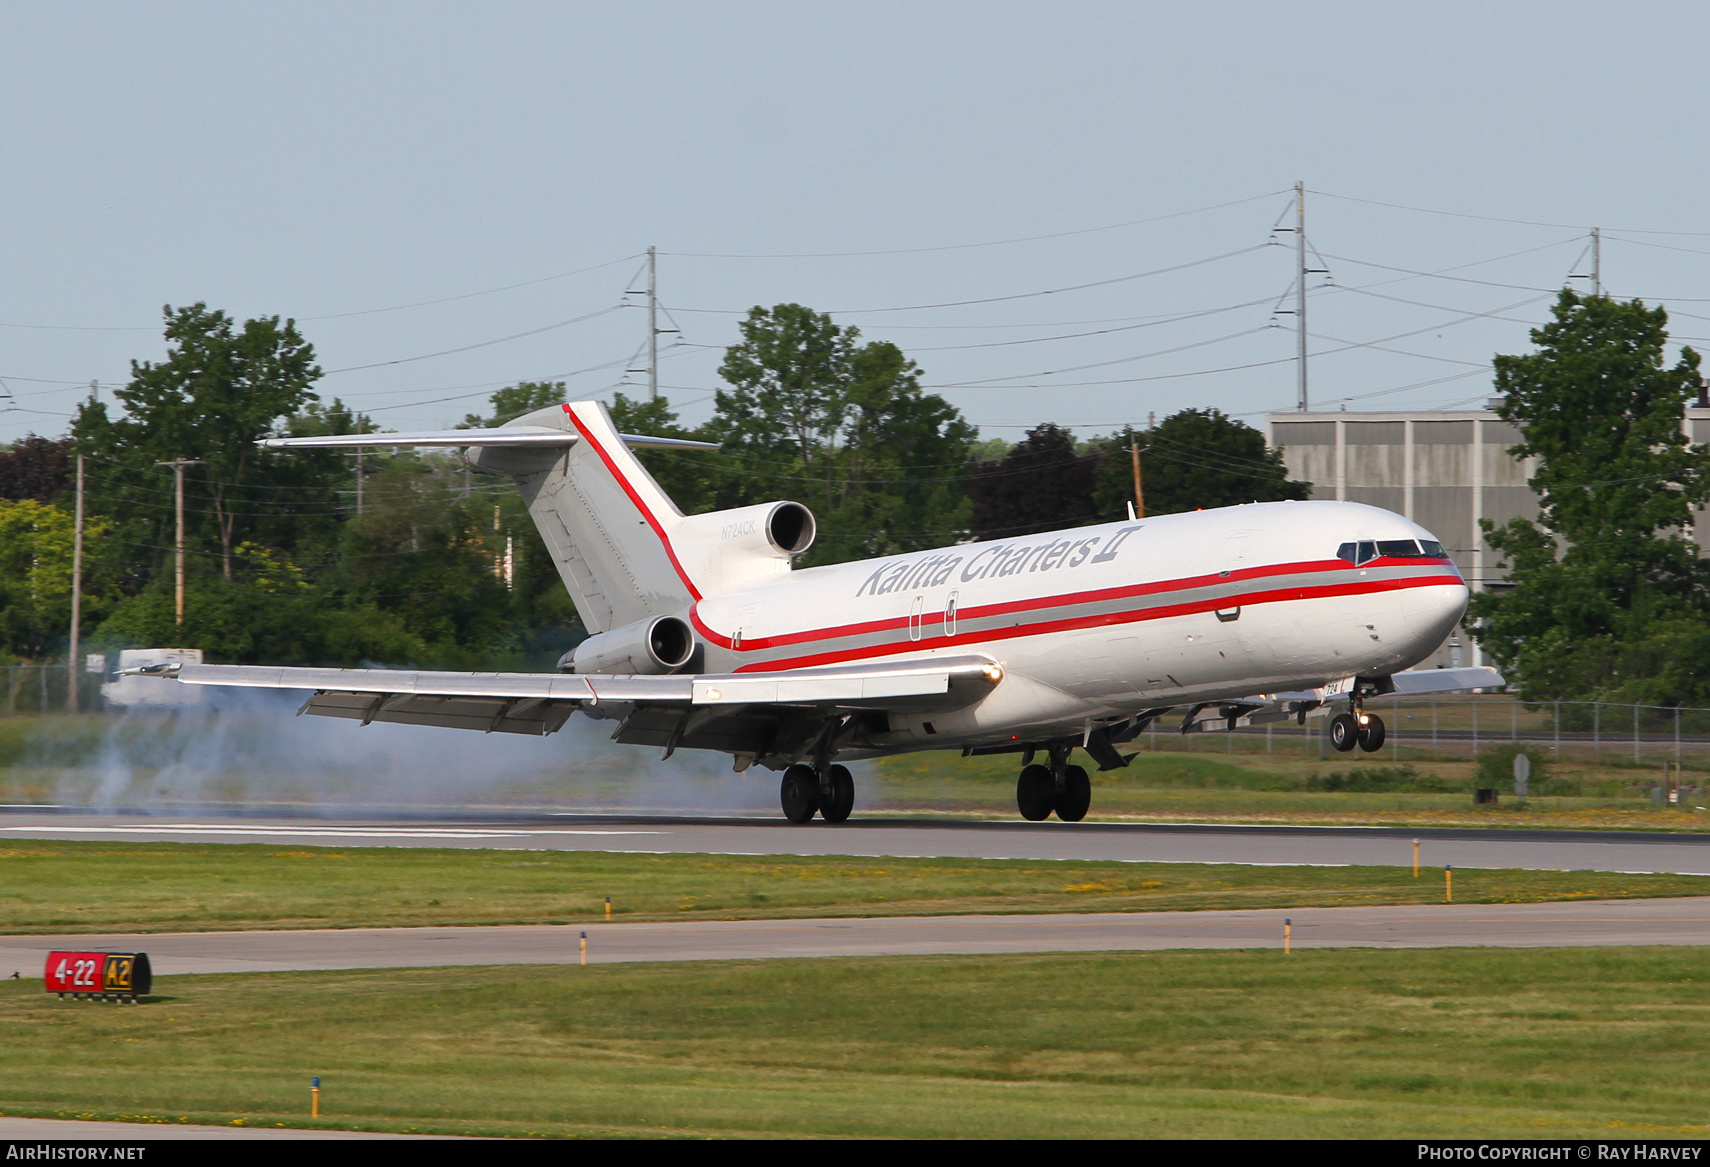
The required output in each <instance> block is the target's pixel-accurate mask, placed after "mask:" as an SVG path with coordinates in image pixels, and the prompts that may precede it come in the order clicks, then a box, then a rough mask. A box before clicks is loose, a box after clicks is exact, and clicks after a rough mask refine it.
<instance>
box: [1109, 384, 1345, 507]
mask: <svg viewBox="0 0 1710 1167" xmlns="http://www.w3.org/2000/svg"><path fill="white" fill-rule="evenodd" d="M1131 443H1134V444H1138V445H1139V447H1140V462H1141V481H1142V485H1143V487H1144V490H1145V496H1146V513H1147V514H1149V515H1171V514H1177V513H1179V512H1181V511H1192V510H1200V509H1205V510H1210V509H1211V508H1213V507H1226V506H1238V505H1240V504H1241V503H1247V502H1282V501H1284V500H1288V499H1305V498H1310V497H1311V495H1312V484H1311V483H1310V482H1300V481H1296V480H1293V479H1290V478H1289V476H1288V468H1287V467H1286V466H1284V465H1283V460H1282V452H1281V451H1279V450H1275V449H1271V448H1268V447H1266V445H1265V435H1264V434H1262V433H1260V432H1259V431H1258V430H1256V429H1254V428H1253V427H1252V426H1250V425H1247V424H1246V423H1245V422H1242V421H1239V420H1237V419H1235V418H1232V417H1227V416H1225V415H1224V414H1223V413H1222V412H1221V411H1219V410H1216V409H1184V410H1181V411H1180V412H1178V413H1172V414H1171V415H1170V416H1169V417H1166V418H1165V419H1164V420H1163V421H1162V422H1160V423H1158V425H1157V426H1155V427H1154V428H1152V429H1150V430H1136V429H1135V428H1134V427H1132V426H1129V427H1126V428H1125V429H1123V430H1121V431H1120V432H1118V433H1116V434H1113V435H1111V436H1110V437H1109V438H1107V439H1105V440H1104V441H1102V442H1098V443H1095V444H1096V446H1097V448H1098V451H1099V454H1100V458H1099V463H1098V480H1097V483H1096V485H1095V486H1094V488H1093V499H1094V502H1095V504H1096V506H1097V509H1098V514H1099V516H1100V517H1101V518H1103V519H1120V518H1122V517H1123V515H1125V514H1126V513H1127V504H1128V503H1129V502H1131V501H1133V499H1134V464H1133V457H1132V455H1131V454H1130V453H1129V445H1130V444H1131Z"/></svg>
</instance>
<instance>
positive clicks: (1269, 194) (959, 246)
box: [663, 190, 1287, 259]
mask: <svg viewBox="0 0 1710 1167" xmlns="http://www.w3.org/2000/svg"><path fill="white" fill-rule="evenodd" d="M1286 193H1287V192H1286V191H1280V190H1273V191H1266V192H1265V193H1264V194H1259V195H1252V196H1249V197H1248V198H1244V199H1235V200H1234V201H1232V202H1227V203H1217V204H1215V205H1213V206H1209V207H1197V208H1195V209H1194V210H1191V211H1174V212H1172V213H1170V214H1168V215H1154V216H1152V217H1151V218H1148V219H1129V220H1127V221H1126V222H1122V223H1108V224H1106V225H1105V226H1102V227H1082V228H1079V229H1078V230H1074V231H1053V232H1051V233H1050V234H1048V235H1023V236H1020V237H1018V238H1015V239H993V240H988V241H986V242H984V243H949V244H944V245H942V246H938V247H897V248H889V249H886V250H882V251H819V252H779V253H771V254H765V253H762V254H742V253H734V252H701V251H667V252H664V253H663V254H665V255H673V256H681V257H683V258H685V259H845V258H853V257H858V256H864V255H921V254H924V253H927V252H934V251H967V250H970V249H972V248H976V247H1007V246H1009V245H1010V244H1012V243H1037V242H1039V241H1040V240H1044V239H1067V238H1069V237H1071V236H1075V235H1094V234H1097V233H1098V232H1101V231H1119V230H1121V229H1122V228H1124V227H1138V226H1141V225H1143V224H1146V223H1162V222H1164V221H1165V220H1167V219H1181V218H1185V217H1186V216H1188V215H1204V214H1207V213H1209V212H1211V211H1221V210H1224V209H1226V208H1228V207H1239V206H1242V205H1244V204H1246V203H1256V202H1259V201H1260V200H1261V199H1273V198H1276V197H1277V195H1280V194H1286Z"/></svg>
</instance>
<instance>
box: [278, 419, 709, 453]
mask: <svg viewBox="0 0 1710 1167" xmlns="http://www.w3.org/2000/svg"><path fill="white" fill-rule="evenodd" d="M618 436H619V437H621V438H622V439H623V443H624V445H626V446H629V447H631V448H633V449H637V450H716V449H718V448H719V447H718V444H717V443H716V442H692V441H690V440H689V439H687V438H654V437H649V436H648V435H646V434H619V435H618ZM581 440H582V435H580V434H578V433H577V432H576V431H575V430H559V429H552V428H550V427H548V426H533V425H530V426H499V427H498V428H497V429H471V430H421V431H418V432H416V433H413V434H412V433H405V434H326V435H324V436H321V437H315V438H266V439H264V440H263V441H262V443H261V444H262V445H263V446H265V447H266V448H267V449H269V450H301V449H347V450H349V449H358V448H362V449H367V448H369V447H374V446H404V447H410V448H414V447H416V446H441V447H450V448H456V449H461V448H463V447H466V446H509V447H513V448H515V447H523V448H528V447H533V448H536V449H539V448H542V447H545V448H551V447H555V446H572V445H575V444H576V443H577V442H579V441H581Z"/></svg>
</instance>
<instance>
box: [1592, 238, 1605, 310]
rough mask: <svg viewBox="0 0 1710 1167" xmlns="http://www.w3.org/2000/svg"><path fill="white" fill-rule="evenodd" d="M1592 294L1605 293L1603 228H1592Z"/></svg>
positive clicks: (1599, 294)
mask: <svg viewBox="0 0 1710 1167" xmlns="http://www.w3.org/2000/svg"><path fill="white" fill-rule="evenodd" d="M1591 294H1592V295H1593V296H1601V295H1602V294H1603V228H1601V227H1593V228H1592V229H1591Z"/></svg>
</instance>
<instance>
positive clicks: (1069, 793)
mask: <svg viewBox="0 0 1710 1167" xmlns="http://www.w3.org/2000/svg"><path fill="white" fill-rule="evenodd" d="M1091 805H1092V781H1091V779H1089V778H1088V777H1087V772H1086V771H1085V770H1083V769H1081V767H1079V766H1071V765H1069V750H1068V748H1067V747H1056V748H1053V749H1052V750H1051V765H1050V766H1048V767H1047V766H1037V765H1032V766H1027V767H1025V768H1023V770H1022V771H1021V777H1020V778H1018V779H1016V783H1015V806H1016V809H1017V810H1019V811H1021V817H1022V818H1024V819H1027V820H1028V821H1029V822H1035V823H1037V822H1041V821H1043V820H1044V819H1047V818H1050V817H1051V812H1052V811H1056V812H1057V817H1058V818H1060V819H1062V820H1063V821H1064V822H1066V823H1078V822H1080V821H1081V820H1082V819H1084V818H1086V817H1087V808H1088V807H1090V806H1091Z"/></svg>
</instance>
